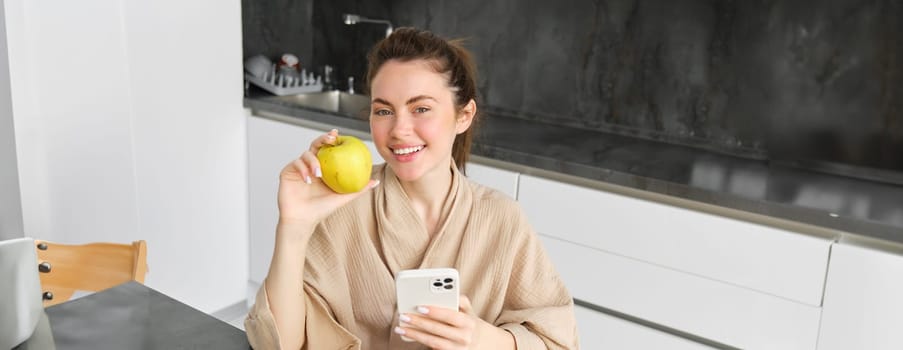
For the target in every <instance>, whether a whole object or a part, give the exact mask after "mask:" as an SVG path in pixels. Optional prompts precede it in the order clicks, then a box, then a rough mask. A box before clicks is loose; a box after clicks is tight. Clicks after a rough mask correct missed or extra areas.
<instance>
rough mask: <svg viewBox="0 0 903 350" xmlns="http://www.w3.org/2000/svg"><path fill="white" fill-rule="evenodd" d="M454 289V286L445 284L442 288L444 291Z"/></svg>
mask: <svg viewBox="0 0 903 350" xmlns="http://www.w3.org/2000/svg"><path fill="white" fill-rule="evenodd" d="M454 287H455V286H453V285H451V284H446V285H445V287H444V288H445V289H452V288H454Z"/></svg>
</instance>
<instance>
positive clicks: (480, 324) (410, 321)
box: [395, 295, 514, 350]
mask: <svg viewBox="0 0 903 350" xmlns="http://www.w3.org/2000/svg"><path fill="white" fill-rule="evenodd" d="M459 304H460V308H459V310H458V311H455V310H449V309H446V308H442V307H430V306H421V307H418V308H417V309H418V311H419V312H420V313H419V314H403V315H401V316H400V317H399V321H400V324H399V326H398V327H395V333H398V334H401V335H404V336H405V337H408V338H411V339H413V340H414V341H416V342H418V343H421V344H423V345H426V346H428V347H430V348H431V349H436V350H452V349H455V350H458V349H514V337H513V336H512V335H511V333H508V331H505V330H504V329H501V328H498V327H496V326H493V325H491V324H489V323H487V322H486V321H483V320H482V319H480V318H479V317H476V316H475V315H474V314H473V309H472V307H471V305H470V299H468V298H467V297H466V296H463V295H462V296H461V298H460V303H459Z"/></svg>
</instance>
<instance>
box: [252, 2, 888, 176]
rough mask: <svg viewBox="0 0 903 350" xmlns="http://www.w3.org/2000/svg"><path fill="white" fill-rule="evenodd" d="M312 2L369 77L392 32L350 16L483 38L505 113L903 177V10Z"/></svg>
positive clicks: (324, 39) (318, 21)
mask: <svg viewBox="0 0 903 350" xmlns="http://www.w3.org/2000/svg"><path fill="white" fill-rule="evenodd" d="M247 1H248V0H245V2H247ZM312 1H313V10H312V22H313V29H312V30H313V32H312V34H311V35H312V42H313V50H314V52H315V57H314V60H313V61H314V63H315V64H325V63H331V64H333V65H335V66H338V67H339V74H340V76H347V75H355V76H357V79H358V81H359V82H360V81H361V79H362V78H363V75H364V73H363V72H364V68H365V63H364V53H365V52H366V49H367V48H368V47H369V46H371V45H372V44H373V43H375V42H376V41H377V40H379V38H380V37H381V36H382V27H380V26H379V25H358V26H344V25H343V24H342V22H341V14H342V13H344V12H353V13H359V14H361V15H365V16H372V17H376V18H388V19H390V20H392V21H393V23H395V24H396V26H415V27H419V28H425V29H429V30H432V31H434V32H436V33H438V34H440V35H442V36H446V37H465V38H469V44H468V46H469V47H470V48H471V49H472V50H473V51H474V54H475V56H476V58H477V60H478V65H479V68H480V73H481V75H482V76H481V79H480V92H481V94H482V98H483V101H482V104H483V106H484V107H486V108H484V110H489V111H491V112H493V113H497V114H506V115H516V116H519V117H523V118H530V119H535V120H539V121H543V122H549V123H555V124H565V125H572V126H578V127H581V128H590V129H597V130H603V131H612V132H617V133H621V134H627V135H634V136H639V137H644V138H650V139H656V140H662V141H666V142H674V143H681V144H689V145H693V146H696V147H700V148H705V149H710V150H716V151H719V152H727V153H732V154H738V155H743V156H749V157H756V158H766V157H767V158H769V159H774V160H787V161H796V162H803V163H809V164H816V166H818V164H831V165H840V166H853V167H872V168H879V169H885V170H893V171H903V34H901V33H903V2H900V1H895V0H824V1H816V0H806V1H765V0H747V1H730V0H709V1H704V0H679V1H666V0H657V1H630V0H611V1H590V0H570V1H564V2H555V1H545V0H493V1H485V0H458V1H424V0H379V1H363V0H338V1H326V0H312ZM246 39H247V34H246ZM246 48H247V44H246ZM359 88H360V87H359Z"/></svg>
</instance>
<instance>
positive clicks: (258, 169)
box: [248, 116, 383, 284]
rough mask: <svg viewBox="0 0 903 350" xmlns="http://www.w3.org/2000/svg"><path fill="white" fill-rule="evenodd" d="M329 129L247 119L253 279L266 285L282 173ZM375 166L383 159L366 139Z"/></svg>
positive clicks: (264, 119)
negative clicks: (277, 195)
mask: <svg viewBox="0 0 903 350" xmlns="http://www.w3.org/2000/svg"><path fill="white" fill-rule="evenodd" d="M326 131H328V129H323V130H319V129H313V128H308V127H302V126H298V125H294V124H289V123H285V122H281V121H276V120H272V119H266V118H261V117H256V116H250V117H248V212H249V217H248V220H249V226H250V233H249V234H250V238H249V248H250V280H251V282H254V283H256V284H260V283H261V282H263V279H264V278H265V277H266V274H267V271H268V269H269V266H270V257H271V256H272V254H273V246H274V244H275V238H276V237H275V234H276V223H277V222H278V220H279V210H278V208H277V206H276V192H277V190H278V188H279V172H280V171H282V168H283V167H285V165H286V164H288V163H289V162H291V161H292V160H293V159H295V158H297V157H298V156H300V155H301V153H303V152H304V151H305V150H307V149H308V148H309V147H310V142H311V141H313V139H315V138H317V137H319V136H320V135H323V133H325V132H326ZM364 144H366V145H367V147H368V148H369V149H370V153H371V155H372V156H373V162H374V163H375V164H378V163H382V162H383V159H382V157H380V156H379V153H377V152H376V148H375V147H374V146H373V143H372V142H370V141H367V140H364Z"/></svg>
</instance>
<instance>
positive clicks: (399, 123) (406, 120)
mask: <svg viewBox="0 0 903 350" xmlns="http://www.w3.org/2000/svg"><path fill="white" fill-rule="evenodd" d="M413 129H414V120H413V118H412V117H411V115H410V113H406V112H401V113H398V114H396V116H395V123H394V124H393V125H392V137H395V138H403V137H405V136H408V135H410V134H411V132H412V130H413Z"/></svg>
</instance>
